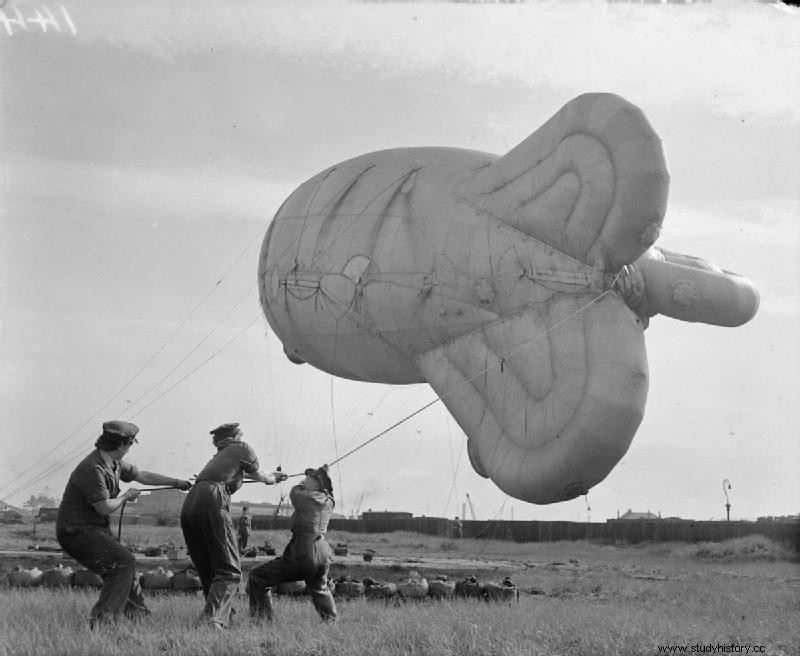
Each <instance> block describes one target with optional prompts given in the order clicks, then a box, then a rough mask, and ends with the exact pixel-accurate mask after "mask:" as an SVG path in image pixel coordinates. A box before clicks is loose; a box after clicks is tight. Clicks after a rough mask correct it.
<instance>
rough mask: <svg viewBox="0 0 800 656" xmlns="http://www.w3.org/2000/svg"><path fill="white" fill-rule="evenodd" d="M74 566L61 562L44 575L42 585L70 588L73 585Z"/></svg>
mask: <svg viewBox="0 0 800 656" xmlns="http://www.w3.org/2000/svg"><path fill="white" fill-rule="evenodd" d="M72 574H73V572H72V568H71V567H64V566H62V565H61V564H60V563H59V564H58V566H57V567H54V568H53V569H49V570H47V571H46V572H45V573H44V574H43V575H42V586H44V587H45V588H68V587H71V586H72Z"/></svg>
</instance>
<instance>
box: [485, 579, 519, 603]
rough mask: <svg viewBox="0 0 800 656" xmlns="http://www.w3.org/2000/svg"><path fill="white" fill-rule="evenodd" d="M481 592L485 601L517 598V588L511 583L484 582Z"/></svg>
mask: <svg viewBox="0 0 800 656" xmlns="http://www.w3.org/2000/svg"><path fill="white" fill-rule="evenodd" d="M483 592H484V594H485V595H486V599H487V601H513V600H514V599H519V590H518V589H517V586H516V585H514V584H513V583H509V584H506V583H505V582H503V583H493V582H490V583H485V584H484V586H483Z"/></svg>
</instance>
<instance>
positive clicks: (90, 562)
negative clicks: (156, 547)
mask: <svg viewBox="0 0 800 656" xmlns="http://www.w3.org/2000/svg"><path fill="white" fill-rule="evenodd" d="M56 539H57V540H58V543H59V544H60V545H61V548H62V549H64V551H65V552H66V553H67V554H69V555H70V556H72V557H73V558H74V559H75V560H77V561H78V562H79V563H80V564H81V565H83V566H84V567H85V568H86V569H88V570H89V571H91V572H94V573H95V574H98V575H99V576H100V577H101V578H102V579H103V587H102V588H101V589H100V598H99V599H98V600H97V603H96V604H95V605H94V607H93V608H92V612H91V616H90V623H91V625H92V626H94V624H95V623H96V622H97V621H100V620H107V619H117V618H118V617H119V616H120V615H121V614H123V613H124V614H125V615H126V616H128V617H137V616H141V615H148V614H149V611H148V610H147V606H146V605H145V603H144V596H143V595H142V588H141V586H140V585H139V582H138V581H137V580H136V559H135V558H134V556H133V554H132V553H131V552H130V551H129V550H128V549H126V548H125V547H123V546H122V545H121V544H120V543H119V542H117V540H115V539H114V536H113V535H112V534H111V530H110V529H109V528H108V527H106V526H88V525H87V526H66V527H60V528H59V529H58V531H57V534H56Z"/></svg>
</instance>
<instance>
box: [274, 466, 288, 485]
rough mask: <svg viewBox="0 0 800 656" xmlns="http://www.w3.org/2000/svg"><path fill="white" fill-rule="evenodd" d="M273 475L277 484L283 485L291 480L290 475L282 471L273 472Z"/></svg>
mask: <svg viewBox="0 0 800 656" xmlns="http://www.w3.org/2000/svg"><path fill="white" fill-rule="evenodd" d="M272 475H273V476H274V477H275V482H276V483H281V482H283V481H285V480H287V479H288V478H289V476H288V474H286V473H285V472H282V471H281V470H280V469H278V470H276V471H274V472H272Z"/></svg>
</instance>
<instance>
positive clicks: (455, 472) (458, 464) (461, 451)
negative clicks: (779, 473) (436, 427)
mask: <svg viewBox="0 0 800 656" xmlns="http://www.w3.org/2000/svg"><path fill="white" fill-rule="evenodd" d="M445 419H446V421H447V443H448V446H450V448H451V450H450V462H451V464H452V462H453V460H452V456H453V451H452V440H451V439H450V438H451V437H452V436H451V434H450V418H449V417H445ZM466 443H467V441H466V440H461V446H460V447H459V449H458V459H457V460H456V464H455V467H454V468H453V482H452V483H451V484H450V491H449V492H448V493H447V503H445V504H444V510H443V511H442V516H445V515H446V513H447V509H448V508H449V507H450V499H452V498H453V491H454V490H455V489H456V478H457V477H458V470H459V469H460V468H461V456H462V455H463V454H464V445H465V444H466ZM457 498H458V492H457V491H456V499H457ZM456 512H458V502H457V501H456ZM462 519H463V517H462Z"/></svg>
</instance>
